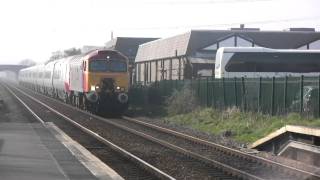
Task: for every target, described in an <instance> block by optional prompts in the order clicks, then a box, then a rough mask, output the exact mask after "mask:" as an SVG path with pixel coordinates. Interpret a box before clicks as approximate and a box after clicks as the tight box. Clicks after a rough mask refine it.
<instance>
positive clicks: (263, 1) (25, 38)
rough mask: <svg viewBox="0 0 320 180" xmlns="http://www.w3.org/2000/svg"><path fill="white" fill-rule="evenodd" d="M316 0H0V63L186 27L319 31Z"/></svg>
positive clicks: (161, 34)
mask: <svg viewBox="0 0 320 180" xmlns="http://www.w3.org/2000/svg"><path fill="white" fill-rule="evenodd" d="M319 7H320V1H319V0H2V1H0V23H1V28H0V52H1V53H0V64H16V63H18V62H19V61H20V60H22V59H26V58H30V59H33V60H34V61H36V62H39V63H40V62H43V61H46V60H47V59H49V57H50V56H51V52H53V51H56V50H63V49H67V48H71V47H82V46H83V45H97V46H102V45H103V44H104V43H105V42H106V41H108V40H110V34H111V31H114V36H115V37H117V36H119V37H120V36H134V37H168V36H173V35H176V34H180V33H184V32H187V31H189V30H191V29H229V28H231V27H238V26H239V24H240V23H244V24H246V27H259V28H261V29H262V30H283V29H286V28H289V27H314V28H316V29H317V30H320V11H319Z"/></svg>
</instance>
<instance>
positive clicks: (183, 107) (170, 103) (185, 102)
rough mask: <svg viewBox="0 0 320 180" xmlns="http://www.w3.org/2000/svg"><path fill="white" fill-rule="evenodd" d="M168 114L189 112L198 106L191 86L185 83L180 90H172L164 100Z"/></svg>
mask: <svg viewBox="0 0 320 180" xmlns="http://www.w3.org/2000/svg"><path fill="white" fill-rule="evenodd" d="M165 104H166V109H167V112H168V114H169V115H178V114H184V113H190V112H192V111H194V110H196V109H197V108H198V107H199V104H198V102H197V100H196V97H195V96H194V95H193V94H192V91H191V87H190V86H188V85H185V86H184V87H183V88H182V89H181V90H179V91H178V90H174V91H173V93H172V94H171V96H169V97H168V98H166V100H165Z"/></svg>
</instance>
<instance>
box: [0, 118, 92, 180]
mask: <svg viewBox="0 0 320 180" xmlns="http://www.w3.org/2000/svg"><path fill="white" fill-rule="evenodd" d="M0 179H1V180H44V179H45V180H53V179H54V180H57V179H77V180H82V179H97V178H96V177H95V176H94V175H93V174H92V173H91V172H90V171H89V170H88V169H87V168H86V167H85V166H84V165H83V164H81V163H80V162H79V161H78V159H77V158H75V156H73V155H72V154H71V153H70V151H69V150H68V149H67V148H66V147H65V146H64V145H63V144H62V143H61V142H60V141H58V140H57V139H56V138H55V137H54V136H53V135H52V134H51V133H50V131H49V130H48V129H47V128H45V127H44V126H43V125H41V124H38V123H0Z"/></svg>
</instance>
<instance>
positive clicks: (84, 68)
mask: <svg viewBox="0 0 320 180" xmlns="http://www.w3.org/2000/svg"><path fill="white" fill-rule="evenodd" d="M83 71H87V62H86V61H84V62H83Z"/></svg>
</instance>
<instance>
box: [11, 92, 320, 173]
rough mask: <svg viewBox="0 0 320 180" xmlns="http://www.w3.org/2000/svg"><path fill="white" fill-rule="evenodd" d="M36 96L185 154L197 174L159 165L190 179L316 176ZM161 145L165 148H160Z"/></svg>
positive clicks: (131, 120)
mask: <svg viewBox="0 0 320 180" xmlns="http://www.w3.org/2000/svg"><path fill="white" fill-rule="evenodd" d="M17 91H18V90H17ZM20 93H22V92H20ZM30 93H31V92H28V94H30ZM22 94H23V93H22ZM38 99H41V100H42V101H46V102H49V101H50V103H49V104H50V105H51V106H52V107H53V108H57V109H59V105H60V106H61V107H62V108H61V107H60V109H61V111H62V112H63V113H64V114H65V115H64V116H72V115H71V114H70V112H69V113H68V111H67V108H68V109H73V110H75V111H76V110H77V111H78V112H79V113H82V114H85V115H86V116H88V117H89V119H90V118H91V119H90V121H82V122H81V123H83V124H85V125H89V124H91V126H92V124H95V126H96V127H105V126H106V124H108V126H112V127H113V128H108V129H114V128H119V129H121V130H122V132H124V133H129V134H134V136H136V137H138V138H144V139H148V141H151V142H152V143H153V144H158V145H161V146H159V147H160V148H162V149H166V151H173V154H170V155H177V157H183V156H185V159H189V161H188V162H187V163H182V166H181V164H180V166H179V167H184V168H185V169H188V167H189V166H188V165H185V164H188V163H189V164H190V163H194V164H192V166H194V165H196V166H195V167H197V166H200V167H201V168H202V169H196V168H191V169H189V170H191V171H195V170H199V171H201V173H200V174H199V173H193V174H192V173H190V172H187V171H185V173H186V174H185V175H183V174H180V175H177V174H176V173H177V170H170V168H166V167H162V166H161V165H160V167H162V169H164V170H165V172H169V174H174V175H176V176H175V178H179V179H180V178H183V179H186V178H191V179H194V178H195V177H197V178H198V177H202V179H203V178H204V177H205V178H207V179H210V178H215V177H218V178H220V179H234V178H241V179H320V176H319V175H318V174H314V173H310V172H306V171H303V170H299V169H296V168H293V167H290V166H286V165H282V164H279V163H276V162H273V161H270V160H267V159H264V158H260V157H257V156H253V155H250V154H246V153H243V152H241V151H237V150H234V149H230V148H228V147H224V146H221V145H218V144H215V143H212V142H209V141H204V140H201V139H198V138H195V137H192V136H189V135H186V134H182V133H179V132H176V131H173V130H170V129H166V128H163V127H160V126H156V125H153V124H150V123H146V122H142V121H139V120H137V119H132V118H129V117H123V118H121V119H104V118H101V117H97V116H95V115H92V114H89V113H87V112H83V111H80V110H78V109H76V108H74V107H71V106H69V105H66V104H63V103H61V102H59V101H57V100H53V99H50V98H48V97H45V96H42V95H40V96H38ZM63 109H64V110H63ZM62 112H61V113H62ZM89 126H90V125H89ZM96 130H97V132H101V133H102V134H103V135H106V134H105V133H104V132H103V131H101V129H100V130H99V128H98V129H96ZM121 136H122V135H121ZM114 142H115V141H114ZM117 142H118V141H117ZM120 144H121V143H120ZM122 145H125V144H122ZM163 146H164V147H165V148H163ZM134 152H136V151H134ZM137 154H139V155H140V157H144V155H142V154H141V153H140V152H138V153H137ZM139 155H138V156H139ZM143 159H144V158H143ZM148 160H149V161H150V162H151V164H155V165H156V166H159V163H155V162H153V161H154V160H150V159H148ZM178 160H181V159H178ZM192 161H194V162H192ZM196 162H197V163H196ZM173 164H174V162H173ZM166 165H167V164H166ZM203 173H208V175H205V176H204V175H203ZM201 175H202V176H201Z"/></svg>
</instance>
